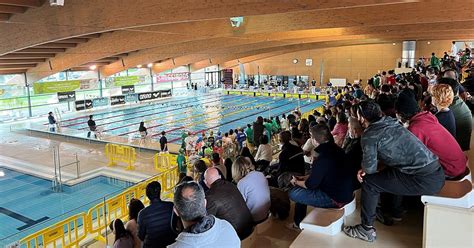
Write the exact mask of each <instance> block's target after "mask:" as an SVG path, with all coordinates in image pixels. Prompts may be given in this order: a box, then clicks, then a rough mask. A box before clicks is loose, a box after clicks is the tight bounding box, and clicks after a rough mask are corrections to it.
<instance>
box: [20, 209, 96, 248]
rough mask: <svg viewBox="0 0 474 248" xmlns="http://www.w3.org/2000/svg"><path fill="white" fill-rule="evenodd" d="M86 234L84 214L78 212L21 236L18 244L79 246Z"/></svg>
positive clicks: (24, 245) (26, 245) (23, 245)
mask: <svg viewBox="0 0 474 248" xmlns="http://www.w3.org/2000/svg"><path fill="white" fill-rule="evenodd" d="M86 236H87V229H86V214H85V213H80V214H76V215H73V216H71V217H69V218H67V219H65V220H62V221H60V222H58V223H56V224H54V225H53V226H51V227H48V228H45V229H43V230H41V231H39V232H36V233H34V234H31V235H29V236H27V237H25V238H23V239H22V240H21V241H20V244H21V245H22V247H27V248H37V247H54V248H56V247H79V243H80V242H81V241H82V240H84V239H85V238H86Z"/></svg>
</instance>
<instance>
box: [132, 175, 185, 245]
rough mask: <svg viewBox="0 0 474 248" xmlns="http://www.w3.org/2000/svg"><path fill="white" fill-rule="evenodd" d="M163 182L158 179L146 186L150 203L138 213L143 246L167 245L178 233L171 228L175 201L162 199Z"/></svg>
mask: <svg viewBox="0 0 474 248" xmlns="http://www.w3.org/2000/svg"><path fill="white" fill-rule="evenodd" d="M160 193H161V184H160V183H159V182H157V181H153V182H150V183H149V184H148V185H147V186H146V197H148V199H149V200H150V205H149V206H148V207H146V208H144V209H142V210H141V211H140V212H139V213H138V238H140V240H141V241H142V242H143V248H152V247H166V246H167V245H170V244H172V243H173V242H174V239H175V238H176V234H175V233H174V231H173V229H172V228H171V226H172V224H175V223H172V219H173V203H172V202H168V201H162V200H161V199H160Z"/></svg>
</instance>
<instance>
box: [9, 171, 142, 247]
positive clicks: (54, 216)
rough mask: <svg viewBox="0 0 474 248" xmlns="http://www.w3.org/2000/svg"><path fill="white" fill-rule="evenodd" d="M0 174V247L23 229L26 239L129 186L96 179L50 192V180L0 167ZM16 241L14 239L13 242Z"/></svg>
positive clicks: (101, 178) (111, 179) (126, 183)
mask: <svg viewBox="0 0 474 248" xmlns="http://www.w3.org/2000/svg"><path fill="white" fill-rule="evenodd" d="M0 171H3V172H4V176H3V177H0V245H1V244H3V243H5V244H7V242H6V241H5V240H4V241H3V242H2V240H3V239H5V238H7V237H9V236H11V235H14V234H16V233H20V232H22V231H24V230H26V231H25V232H24V234H25V235H24V236H26V235H27V234H30V233H33V232H34V231H38V230H40V229H42V228H44V227H46V226H49V225H52V224H54V223H56V222H58V221H59V220H61V219H65V218H67V217H68V216H71V215H74V214H77V213H80V212H83V211H87V210H88V209H89V208H90V207H93V206H94V205H96V204H98V203H99V202H100V201H102V200H103V197H104V196H108V197H112V196H113V195H116V194H118V193H119V192H121V191H122V190H123V189H125V188H128V187H130V186H132V185H133V183H130V182H126V181H121V180H118V179H114V178H109V177H104V176H99V177H95V178H92V179H89V180H87V181H84V182H81V183H78V184H76V185H73V186H67V185H63V192H59V193H56V192H54V191H53V190H52V183H51V180H46V179H43V178H39V177H35V176H31V175H27V174H23V173H20V172H17V171H14V170H10V169H7V168H2V167H0ZM19 238H20V237H15V239H16V240H18V239H19ZM10 241H12V240H10ZM13 241H15V240H13ZM2 247H3V246H2Z"/></svg>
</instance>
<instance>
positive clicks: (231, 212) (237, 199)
mask: <svg viewBox="0 0 474 248" xmlns="http://www.w3.org/2000/svg"><path fill="white" fill-rule="evenodd" d="M204 178H205V179H204V180H205V182H206V185H207V187H208V188H209V190H208V191H206V200H207V207H206V208H207V213H208V214H212V215H214V216H216V217H217V218H220V219H224V220H227V221H228V222H229V223H230V224H231V225H232V226H233V227H234V228H235V230H236V231H237V235H239V238H240V240H244V239H245V238H247V237H248V236H250V234H252V232H253V228H254V223H253V219H252V214H251V213H250V210H249V209H248V207H247V204H246V203H245V201H244V198H243V197H242V195H241V194H240V192H239V190H238V189H237V187H236V186H235V185H234V184H232V183H231V182H228V181H226V180H223V179H222V177H221V175H219V171H218V170H217V169H216V168H209V169H207V170H206V172H205V173H204Z"/></svg>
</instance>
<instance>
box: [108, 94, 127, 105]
mask: <svg viewBox="0 0 474 248" xmlns="http://www.w3.org/2000/svg"><path fill="white" fill-rule="evenodd" d="M118 104H125V96H124V95H119V96H111V97H110V105H112V106H113V105H118Z"/></svg>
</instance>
